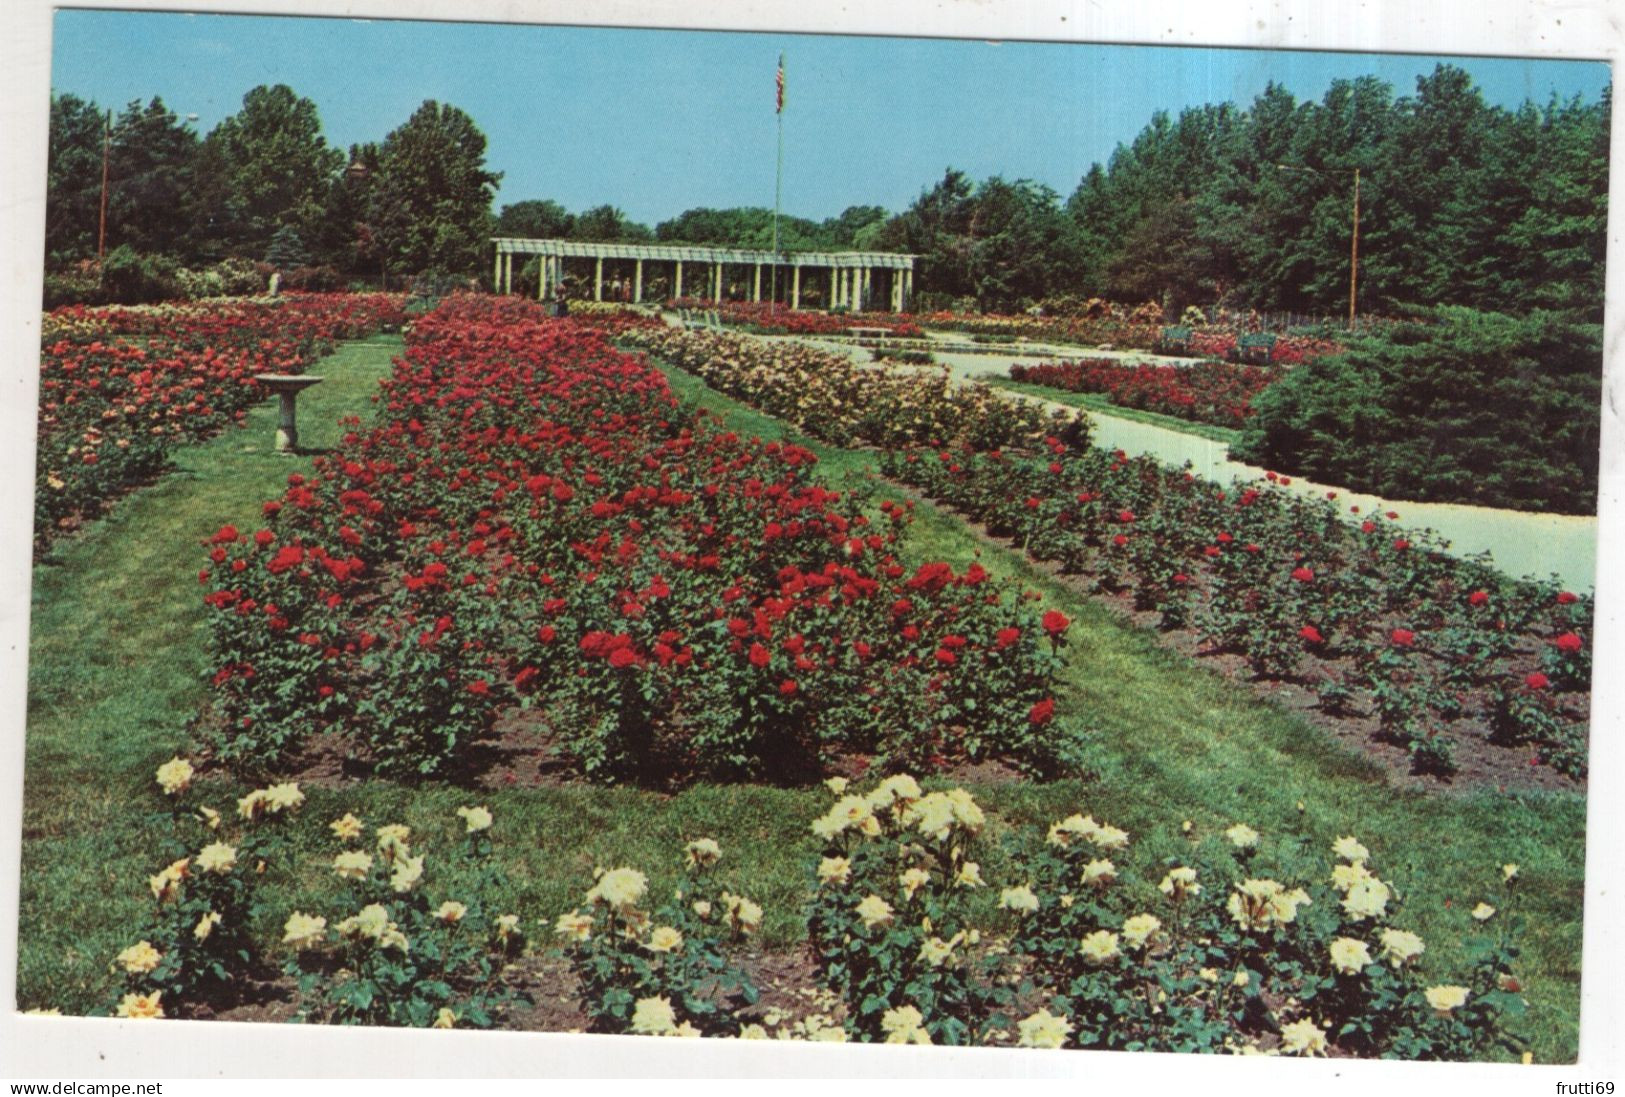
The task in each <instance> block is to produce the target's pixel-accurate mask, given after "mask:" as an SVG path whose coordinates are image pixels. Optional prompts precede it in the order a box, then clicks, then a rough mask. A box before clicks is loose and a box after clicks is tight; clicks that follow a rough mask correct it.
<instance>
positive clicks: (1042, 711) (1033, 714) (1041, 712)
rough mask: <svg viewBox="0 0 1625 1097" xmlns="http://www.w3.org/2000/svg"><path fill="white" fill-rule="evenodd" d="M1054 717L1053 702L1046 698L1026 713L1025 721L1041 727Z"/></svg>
mask: <svg viewBox="0 0 1625 1097" xmlns="http://www.w3.org/2000/svg"><path fill="white" fill-rule="evenodd" d="M1054 715H1055V701H1054V700H1053V699H1051V698H1049V697H1046V698H1044V699H1043V700H1042V701H1040V702H1038V704H1036V705H1034V706H1033V707H1032V710H1031V711H1029V712H1028V713H1027V719H1028V721H1029V722H1031V723H1034V724H1040V725H1042V724H1047V723H1049V722H1050V717H1052V716H1054Z"/></svg>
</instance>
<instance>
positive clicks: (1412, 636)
mask: <svg viewBox="0 0 1625 1097" xmlns="http://www.w3.org/2000/svg"><path fill="white" fill-rule="evenodd" d="M1388 639H1390V640H1392V641H1393V642H1394V643H1395V644H1396V645H1398V646H1399V647H1402V648H1408V647H1410V646H1411V644H1412V643H1413V642H1414V641H1415V640H1416V633H1414V632H1412V631H1411V630H1410V629H1408V628H1396V629H1395V630H1394V631H1393V632H1390V633H1389V634H1388Z"/></svg>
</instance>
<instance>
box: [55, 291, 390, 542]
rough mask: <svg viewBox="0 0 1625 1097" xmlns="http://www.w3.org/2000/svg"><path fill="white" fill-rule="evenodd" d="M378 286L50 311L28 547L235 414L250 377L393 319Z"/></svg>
mask: <svg viewBox="0 0 1625 1097" xmlns="http://www.w3.org/2000/svg"><path fill="white" fill-rule="evenodd" d="M400 306H401V301H400V298H398V297H394V296H386V295H384V294H370V295H357V296H331V297H328V296H314V295H309V296H290V297H287V298H283V299H280V300H278V301H211V302H207V303H197V304H188V305H165V306H158V307H151V308H118V307H114V308H100V309H91V308H85V307H83V306H74V307H70V308H62V309H58V310H56V311H55V312H52V313H50V314H48V315H47V316H46V317H45V321H44V326H43V331H44V334H43V336H42V338H41V341H40V409H39V410H40V421H39V455H38V463H37V474H36V483H35V492H34V499H35V509H34V530H35V546H36V548H42V547H43V546H44V545H45V544H46V543H48V541H49V539H50V537H51V536H52V535H53V534H54V533H56V532H57V531H58V530H59V529H60V528H63V526H64V525H71V524H72V523H73V521H74V519H75V517H76V516H80V515H88V514H93V513H95V512H96V511H97V510H98V509H99V508H100V507H101V506H103V505H104V504H105V503H106V502H107V501H108V500H109V499H111V498H113V497H115V496H116V495H118V494H119V493H120V492H122V491H124V490H127V489H128V488H130V487H132V486H134V485H135V484H136V483H138V482H139V481H140V480H142V479H143V478H145V477H148V476H151V475H153V474H154V473H156V472H157V471H158V470H159V469H161V468H162V467H163V464H164V461H165V460H166V457H167V455H168V453H169V451H170V449H171V448H173V447H174V446H177V445H183V444H186V443H190V442H195V441H199V440H201V439H203V438H206V437H209V436H210V435H212V434H215V433H217V432H218V431H220V430H222V429H223V428H225V427H226V426H229V425H231V424H233V423H236V422H239V421H241V420H242V419H243V417H244V416H246V415H247V413H248V408H249V407H250V406H252V405H253V404H255V403H258V402H259V401H261V400H263V399H264V398H265V390H264V389H263V388H262V387H261V386H260V385H259V384H257V383H256V382H255V381H254V380H253V375H254V374H256V373H270V372H274V373H299V372H302V371H303V370H304V368H305V366H306V365H308V364H309V363H310V362H312V361H313V360H314V359H316V358H317V357H320V356H321V355H322V354H325V353H327V352H328V351H329V350H330V349H331V348H332V346H333V343H334V341H336V340H339V339H350V338H357V337H360V336H363V335H366V334H369V333H371V332H373V331H376V330H378V328H379V327H380V326H382V325H384V324H386V323H398V322H399V320H400V315H401V313H400Z"/></svg>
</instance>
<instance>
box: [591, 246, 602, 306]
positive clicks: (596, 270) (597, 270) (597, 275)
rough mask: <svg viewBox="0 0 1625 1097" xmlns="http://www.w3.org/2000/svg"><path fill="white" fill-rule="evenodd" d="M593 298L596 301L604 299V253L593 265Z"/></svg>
mask: <svg viewBox="0 0 1625 1097" xmlns="http://www.w3.org/2000/svg"><path fill="white" fill-rule="evenodd" d="M592 299H593V300H594V301H602V300H603V299H604V257H603V256H602V255H600V256H599V257H598V260H597V262H595V263H593V267H592Z"/></svg>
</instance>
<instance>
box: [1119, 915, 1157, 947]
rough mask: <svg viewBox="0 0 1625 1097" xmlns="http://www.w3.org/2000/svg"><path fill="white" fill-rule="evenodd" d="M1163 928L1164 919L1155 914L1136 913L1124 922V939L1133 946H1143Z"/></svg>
mask: <svg viewBox="0 0 1625 1097" xmlns="http://www.w3.org/2000/svg"><path fill="white" fill-rule="evenodd" d="M1161 928H1162V919H1160V918H1158V917H1156V916H1155V915H1153V914H1136V915H1135V916H1134V917H1132V918H1128V919H1126V920H1125V921H1124V922H1123V940H1125V941H1127V942H1128V943H1129V945H1130V946H1131V947H1133V948H1143V947H1144V946H1145V945H1146V943H1147V942H1149V941H1150V940H1151V938H1152V937H1153V936H1155V934H1156V932H1157V930H1159V929H1161Z"/></svg>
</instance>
